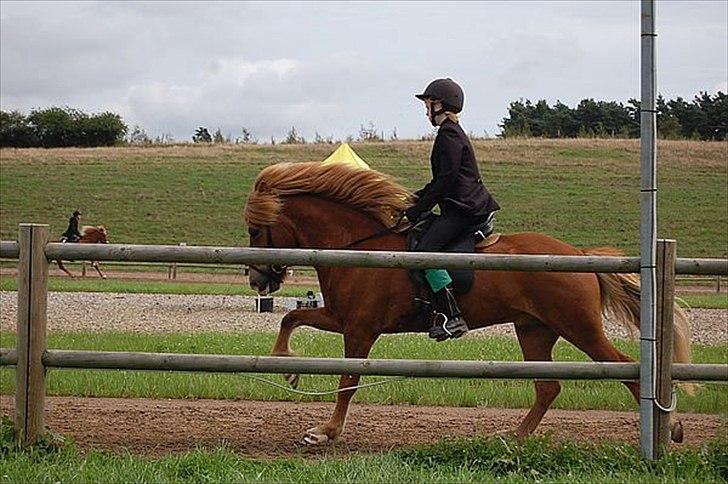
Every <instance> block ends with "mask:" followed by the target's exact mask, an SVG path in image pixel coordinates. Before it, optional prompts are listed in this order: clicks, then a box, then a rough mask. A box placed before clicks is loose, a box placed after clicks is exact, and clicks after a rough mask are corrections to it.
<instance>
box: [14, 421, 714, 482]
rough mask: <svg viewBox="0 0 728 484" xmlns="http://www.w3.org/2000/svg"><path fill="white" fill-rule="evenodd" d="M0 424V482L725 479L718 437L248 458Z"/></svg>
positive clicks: (472, 443)
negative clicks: (119, 448)
mask: <svg viewBox="0 0 728 484" xmlns="http://www.w3.org/2000/svg"><path fill="white" fill-rule="evenodd" d="M3 424H5V425H4V426H3V428H2V429H0V431H2V434H1V436H0V438H1V439H2V440H0V457H2V458H1V459H0V481H1V482H7V483H11V482H13V483H15V482H32V483H46V482H47V483H55V482H81V483H84V482H108V483H129V482H138V483H146V482H149V483H151V482H168V483H177V482H196V483H199V482H275V483H289V482H290V483H294V482H307V483H309V482H310V483H318V482H342V483H343V482H347V483H348V482H366V483H413V482H437V483H466V484H470V483H473V482H496V481H497V482H503V483H514V484H515V483H524V482H549V483H574V482H583V483H595V482H598V483H625V482H629V483H636V484H639V483H655V482H705V483H708V482H725V481H726V480H728V450H726V449H728V442H725V441H724V440H720V441H714V442H711V443H709V444H707V445H705V446H703V447H700V448H687V449H682V450H679V451H674V452H672V453H670V454H669V455H668V456H667V457H665V458H663V459H661V460H659V461H657V462H647V461H645V460H642V459H641V458H640V456H639V454H638V452H637V450H636V449H635V448H634V447H632V446H629V445H626V444H602V445H588V444H579V445H576V444H570V443H558V444H557V443H553V442H551V441H550V439H549V438H548V437H537V438H531V439H528V440H527V441H525V442H516V441H512V440H506V439H498V438H491V439H474V440H469V441H464V440H457V441H448V442H443V443H439V444H436V445H431V446H422V447H417V448H412V449H403V450H399V451H394V452H390V453H386V454H380V455H371V456H352V457H347V458H343V459H342V458H335V457H321V458H317V459H315V460H311V459H309V460H306V459H303V458H289V459H276V460H272V461H271V460H253V459H246V458H241V457H239V456H238V455H236V454H234V453H233V452H231V451H230V450H227V449H225V448H221V449H218V450H215V451H209V450H197V451H194V452H190V453H186V454H182V455H170V456H166V457H163V458H148V457H137V456H131V455H114V454H108V453H103V452H94V451H92V452H89V453H87V454H82V453H80V452H79V451H78V450H77V449H76V448H75V446H74V445H73V444H72V443H65V444H64V443H58V444H56V445H47V446H45V447H44V448H40V449H36V450H33V451H18V450H16V449H15V448H14V445H13V442H12V435H11V432H10V431H9V430H10V425H7V424H6V423H5V422H3Z"/></svg>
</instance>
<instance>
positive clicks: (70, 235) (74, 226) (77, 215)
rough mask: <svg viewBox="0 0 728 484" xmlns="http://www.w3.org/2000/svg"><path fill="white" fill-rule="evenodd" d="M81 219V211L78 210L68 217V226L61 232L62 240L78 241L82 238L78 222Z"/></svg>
mask: <svg viewBox="0 0 728 484" xmlns="http://www.w3.org/2000/svg"><path fill="white" fill-rule="evenodd" d="M80 220H81V212H79V211H78V210H76V211H75V212H73V215H71V218H69V219H68V228H67V229H66V231H65V232H63V233H62V234H61V242H78V241H79V240H81V232H79V231H78V222H79V221H80Z"/></svg>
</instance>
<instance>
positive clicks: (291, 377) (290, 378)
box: [283, 373, 301, 390]
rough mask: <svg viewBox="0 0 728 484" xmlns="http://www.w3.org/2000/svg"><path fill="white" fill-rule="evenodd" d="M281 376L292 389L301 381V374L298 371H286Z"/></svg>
mask: <svg viewBox="0 0 728 484" xmlns="http://www.w3.org/2000/svg"><path fill="white" fill-rule="evenodd" d="M283 378H285V379H286V381H287V382H288V385H289V386H290V387H291V388H293V389H294V390H295V389H296V388H298V383H299V382H300V381H301V375H299V374H298V373H286V374H285V375H283Z"/></svg>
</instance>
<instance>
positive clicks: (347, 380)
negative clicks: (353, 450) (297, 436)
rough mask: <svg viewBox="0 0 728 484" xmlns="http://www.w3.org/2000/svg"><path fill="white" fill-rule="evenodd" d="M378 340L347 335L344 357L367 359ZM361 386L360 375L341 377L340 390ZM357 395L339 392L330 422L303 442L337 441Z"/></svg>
mask: <svg viewBox="0 0 728 484" xmlns="http://www.w3.org/2000/svg"><path fill="white" fill-rule="evenodd" d="M376 340H377V335H371V334H345V335H344V355H345V356H346V358H366V357H367V356H368V355H369V350H370V349H371V348H372V345H373V344H374V342H375V341H376ZM358 384H359V375H341V378H340V379H339V390H341V389H342V388H349V387H354V386H356V385H358ZM354 393H356V389H353V390H347V391H342V392H339V393H338V394H337V395H336V408H335V409H334V413H333V414H332V415H331V418H330V419H329V421H328V422H327V423H326V424H324V425H319V426H317V427H314V428H312V429H308V430H307V431H306V434H305V435H304V436H303V442H304V443H306V444H310V445H316V444H324V443H326V442H329V441H332V440H334V439H336V438H337V437H338V436H339V435H341V432H343V430H344V423H345V422H346V414H347V412H348V410H349V402H351V399H352V397H353V396H354Z"/></svg>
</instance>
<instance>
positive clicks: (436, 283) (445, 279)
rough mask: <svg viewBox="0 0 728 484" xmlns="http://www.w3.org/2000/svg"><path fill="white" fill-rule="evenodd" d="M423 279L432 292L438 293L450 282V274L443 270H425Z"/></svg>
mask: <svg viewBox="0 0 728 484" xmlns="http://www.w3.org/2000/svg"><path fill="white" fill-rule="evenodd" d="M425 279H427V282H428V283H429V284H430V287H431V288H432V291H433V292H440V291H441V290H442V289H443V288H445V287H447V285H448V284H450V283H451V282H452V278H451V277H450V274H448V272H447V271H446V270H445V269H425Z"/></svg>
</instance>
